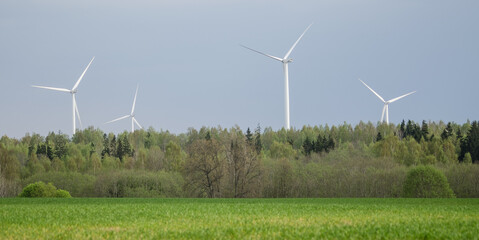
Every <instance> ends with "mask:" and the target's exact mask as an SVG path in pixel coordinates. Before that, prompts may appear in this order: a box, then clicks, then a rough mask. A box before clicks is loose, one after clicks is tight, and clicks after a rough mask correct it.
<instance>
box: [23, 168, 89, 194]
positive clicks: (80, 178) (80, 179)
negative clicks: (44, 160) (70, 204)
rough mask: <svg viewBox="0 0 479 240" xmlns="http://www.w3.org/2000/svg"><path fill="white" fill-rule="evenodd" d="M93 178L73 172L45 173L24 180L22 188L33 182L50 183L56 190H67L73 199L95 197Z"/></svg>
mask: <svg viewBox="0 0 479 240" xmlns="http://www.w3.org/2000/svg"><path fill="white" fill-rule="evenodd" d="M95 180H96V177H95V176H91V175H88V174H81V173H75V172H54V171H50V172H45V173H40V174H35V175H33V176H31V177H29V178H27V179H24V180H23V181H22V182H23V186H25V185H27V184H30V183H34V182H39V181H42V182H49V183H50V182H51V183H52V184H53V185H55V186H56V187H58V188H61V189H64V190H67V191H68V192H69V193H70V194H71V195H72V196H73V197H96V195H95V192H94V185H95Z"/></svg>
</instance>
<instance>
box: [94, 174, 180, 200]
mask: <svg viewBox="0 0 479 240" xmlns="http://www.w3.org/2000/svg"><path fill="white" fill-rule="evenodd" d="M183 183H184V180H183V178H182V177H181V175H180V174H179V173H176V172H164V171H160V172H156V173H154V172H147V171H136V170H120V171H116V170H113V171H106V172H102V173H101V174H99V175H98V177H97V181H96V183H95V192H96V196H99V197H182V196H183V195H184V194H183V190H182V185H183Z"/></svg>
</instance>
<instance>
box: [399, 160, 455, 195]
mask: <svg viewBox="0 0 479 240" xmlns="http://www.w3.org/2000/svg"><path fill="white" fill-rule="evenodd" d="M403 196H404V197H410V198H411V197H412V198H452V197H454V193H453V192H452V190H451V188H450V187H449V183H448V182H447V178H446V176H444V174H443V173H442V172H440V171H439V170H437V169H435V168H434V167H431V166H419V167H415V168H411V169H410V170H409V171H408V173H407V176H406V180H405V182H404V189H403Z"/></svg>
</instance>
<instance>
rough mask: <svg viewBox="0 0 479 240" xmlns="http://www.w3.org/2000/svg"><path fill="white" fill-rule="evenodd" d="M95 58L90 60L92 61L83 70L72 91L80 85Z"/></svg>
mask: <svg viewBox="0 0 479 240" xmlns="http://www.w3.org/2000/svg"><path fill="white" fill-rule="evenodd" d="M94 59H95V57H93V58H92V59H91V61H90V63H88V66H87V67H86V68H85V71H83V73H82V74H81V76H80V78H79V79H78V81H77V82H76V83H75V86H73V88H72V91H75V90H76V89H77V87H78V85H79V84H80V82H81V80H82V78H83V75H85V73H86V71H87V70H88V68H89V67H90V64H91V63H92V62H93V60H94Z"/></svg>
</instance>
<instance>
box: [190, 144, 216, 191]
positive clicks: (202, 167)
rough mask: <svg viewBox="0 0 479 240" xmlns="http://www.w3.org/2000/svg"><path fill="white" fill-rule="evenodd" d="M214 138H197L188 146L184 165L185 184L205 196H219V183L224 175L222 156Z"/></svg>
mask: <svg viewBox="0 0 479 240" xmlns="http://www.w3.org/2000/svg"><path fill="white" fill-rule="evenodd" d="M221 150H222V148H221V145H220V144H219V143H218V141H216V140H215V139H209V140H206V139H198V140H195V141H194V142H193V143H192V144H191V145H190V147H189V156H188V159H187V163H186V166H185V173H186V179H187V184H188V185H189V187H192V188H194V189H195V190H199V192H200V194H206V196H207V197H210V198H214V197H221V191H220V190H221V189H220V183H221V179H222V178H223V175H224V170H223V168H224V157H223V156H222V151H221Z"/></svg>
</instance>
